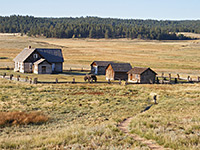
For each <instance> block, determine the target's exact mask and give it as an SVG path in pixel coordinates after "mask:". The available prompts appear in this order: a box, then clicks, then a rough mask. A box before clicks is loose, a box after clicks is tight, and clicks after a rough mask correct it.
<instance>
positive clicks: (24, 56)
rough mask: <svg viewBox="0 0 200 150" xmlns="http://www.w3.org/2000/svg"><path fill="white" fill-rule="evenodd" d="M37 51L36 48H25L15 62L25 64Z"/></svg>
mask: <svg viewBox="0 0 200 150" xmlns="http://www.w3.org/2000/svg"><path fill="white" fill-rule="evenodd" d="M34 51H35V49H34V48H31V49H29V48H25V49H23V50H22V51H21V52H20V53H19V54H18V55H17V56H16V57H15V58H14V59H13V61H17V62H23V61H25V60H26V59H27V58H28V57H29V56H30V55H31V54H32V53H33V52H34Z"/></svg>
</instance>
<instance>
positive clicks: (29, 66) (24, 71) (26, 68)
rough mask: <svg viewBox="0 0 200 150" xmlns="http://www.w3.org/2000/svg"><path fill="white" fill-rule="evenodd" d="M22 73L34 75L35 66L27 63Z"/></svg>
mask: <svg viewBox="0 0 200 150" xmlns="http://www.w3.org/2000/svg"><path fill="white" fill-rule="evenodd" d="M31 66H32V67H31ZM20 72H23V73H32V72H33V64H32V63H27V62H26V63H24V69H22V70H20Z"/></svg>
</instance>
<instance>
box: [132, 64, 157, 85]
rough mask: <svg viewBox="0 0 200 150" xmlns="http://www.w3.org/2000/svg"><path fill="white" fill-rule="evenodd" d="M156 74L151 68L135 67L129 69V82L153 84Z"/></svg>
mask: <svg viewBox="0 0 200 150" xmlns="http://www.w3.org/2000/svg"><path fill="white" fill-rule="evenodd" d="M156 75H157V73H156V72H154V71H153V70H151V69H150V68H140V67H134V68H132V69H131V70H130V71H128V82H134V83H142V84H150V83H151V84H152V83H155V78H156Z"/></svg>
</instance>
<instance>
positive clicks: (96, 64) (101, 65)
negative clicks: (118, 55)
mask: <svg viewBox="0 0 200 150" xmlns="http://www.w3.org/2000/svg"><path fill="white" fill-rule="evenodd" d="M110 63H112V61H93V62H92V64H91V65H90V66H91V73H92V74H96V75H105V74H106V67H107V66H108V65H109V64H110Z"/></svg>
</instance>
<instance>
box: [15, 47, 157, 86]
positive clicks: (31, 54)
mask: <svg viewBox="0 0 200 150" xmlns="http://www.w3.org/2000/svg"><path fill="white" fill-rule="evenodd" d="M63 62H64V58H63V55H62V50H61V49H49V48H31V46H29V47H28V48H25V49H24V50H22V52H21V53H19V54H18V55H17V56H16V57H15V58H14V63H15V67H14V71H16V72H21V73H35V74H52V73H61V72H63ZM90 66H91V73H92V74H94V75H105V77H106V80H109V81H112V80H126V81H128V82H133V83H155V78H156V75H157V74H156V72H154V71H153V70H151V69H150V68H141V67H134V68H132V66H131V64H130V63H116V62H112V61H94V62H92V64H91V65H90Z"/></svg>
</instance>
